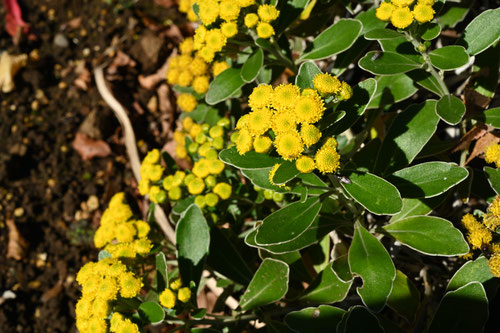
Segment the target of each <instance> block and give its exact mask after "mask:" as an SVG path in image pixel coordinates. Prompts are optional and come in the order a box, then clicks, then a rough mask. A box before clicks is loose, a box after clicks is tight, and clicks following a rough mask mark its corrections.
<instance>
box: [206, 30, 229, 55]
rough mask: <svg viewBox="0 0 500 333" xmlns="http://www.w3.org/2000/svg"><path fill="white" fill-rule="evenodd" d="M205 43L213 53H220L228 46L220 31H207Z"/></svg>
mask: <svg viewBox="0 0 500 333" xmlns="http://www.w3.org/2000/svg"><path fill="white" fill-rule="evenodd" d="M205 42H206V43H207V47H208V48H210V49H211V50H212V51H214V52H219V51H220V50H222V48H223V47H224V45H226V37H225V36H224V35H223V34H222V32H221V31H220V30H219V29H212V30H208V31H207V37H206V39H205Z"/></svg>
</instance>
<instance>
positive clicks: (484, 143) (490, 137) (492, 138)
mask: <svg viewBox="0 0 500 333" xmlns="http://www.w3.org/2000/svg"><path fill="white" fill-rule="evenodd" d="M498 142H500V138H499V137H498V136H496V135H495V134H493V133H490V132H488V133H486V134H485V135H483V136H482V137H480V138H479V139H478V140H477V142H476V145H475V146H474V149H473V150H472V153H471V154H470V156H469V158H468V159H467V161H466V162H465V164H466V165H467V164H468V163H469V162H470V161H472V160H473V159H474V158H476V157H477V156H479V155H481V154H483V153H484V152H485V150H486V148H488V146H489V145H491V144H494V143H498Z"/></svg>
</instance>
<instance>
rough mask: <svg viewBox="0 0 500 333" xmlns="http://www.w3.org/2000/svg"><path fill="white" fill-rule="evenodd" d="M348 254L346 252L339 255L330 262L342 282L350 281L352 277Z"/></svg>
mask: <svg viewBox="0 0 500 333" xmlns="http://www.w3.org/2000/svg"><path fill="white" fill-rule="evenodd" d="M348 257H349V256H348V255H347V254H344V255H341V256H340V257H338V258H337V259H335V260H334V261H333V263H332V268H333V270H334V271H335V273H336V274H337V276H338V277H339V279H341V280H342V281H344V282H351V281H352V280H353V279H354V277H353V275H352V273H351V268H350V267H349V258H348Z"/></svg>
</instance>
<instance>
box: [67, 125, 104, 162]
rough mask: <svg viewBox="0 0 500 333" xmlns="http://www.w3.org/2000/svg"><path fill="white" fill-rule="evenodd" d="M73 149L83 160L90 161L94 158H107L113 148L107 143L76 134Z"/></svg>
mask: <svg viewBox="0 0 500 333" xmlns="http://www.w3.org/2000/svg"><path fill="white" fill-rule="evenodd" d="M73 148H75V150H76V151H77V152H78V154H80V156H81V157H82V159H83V160H90V159H92V158H93V157H106V156H108V155H109V154H111V148H109V145H108V144H107V143H106V142H104V141H102V140H94V139H92V138H90V137H89V136H87V135H86V134H83V133H81V132H77V133H76V135H75V140H73Z"/></svg>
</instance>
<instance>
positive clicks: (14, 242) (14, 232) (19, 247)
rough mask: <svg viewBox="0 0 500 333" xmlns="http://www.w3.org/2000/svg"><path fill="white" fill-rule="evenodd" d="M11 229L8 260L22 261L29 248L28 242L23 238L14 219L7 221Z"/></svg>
mask: <svg viewBox="0 0 500 333" xmlns="http://www.w3.org/2000/svg"><path fill="white" fill-rule="evenodd" d="M6 222H7V228H9V243H8V244H7V258H12V259H14V260H21V259H22V258H23V257H24V254H25V251H26V249H27V248H28V242H26V240H25V239H24V238H23V237H22V236H21V233H19V230H18V229H17V226H16V223H15V222H14V220H13V219H7V221H6Z"/></svg>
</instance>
